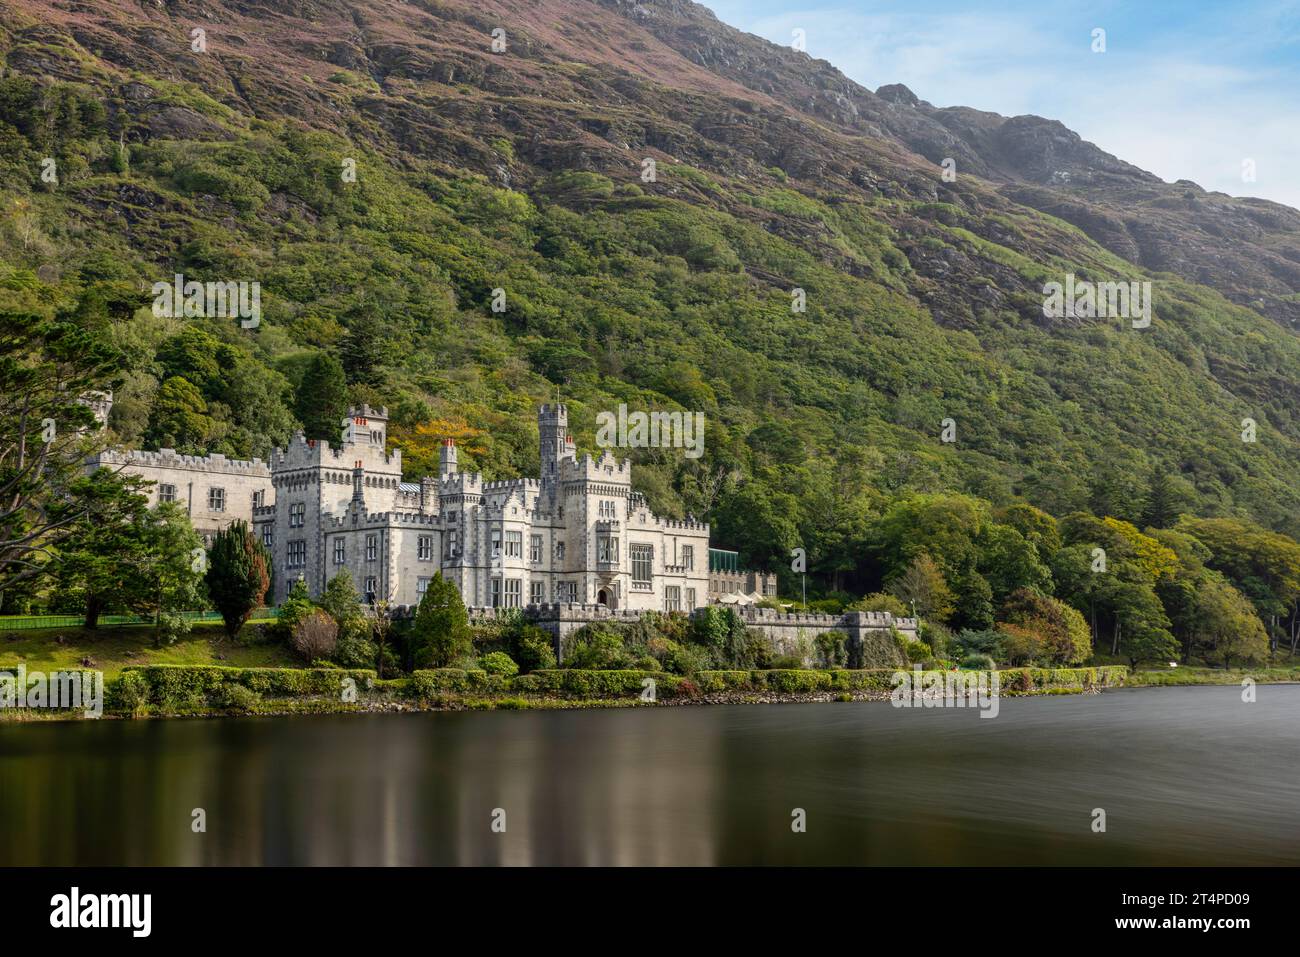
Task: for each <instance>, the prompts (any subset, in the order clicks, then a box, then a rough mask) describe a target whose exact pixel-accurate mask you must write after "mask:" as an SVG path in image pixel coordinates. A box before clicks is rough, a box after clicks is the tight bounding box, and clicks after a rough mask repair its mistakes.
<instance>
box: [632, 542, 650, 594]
mask: <svg viewBox="0 0 1300 957" xmlns="http://www.w3.org/2000/svg"><path fill="white" fill-rule="evenodd" d="M628 549H629V552H630V554H631V557H632V581H634V582H639V583H640V584H643V585H648V584H649V583H650V581H651V579H652V578H653V577H654V562H655V547H654V546H653V545H629V546H628Z"/></svg>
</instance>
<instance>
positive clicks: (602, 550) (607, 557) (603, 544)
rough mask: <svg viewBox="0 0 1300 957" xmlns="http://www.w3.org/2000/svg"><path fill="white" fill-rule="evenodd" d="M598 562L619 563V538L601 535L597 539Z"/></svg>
mask: <svg viewBox="0 0 1300 957" xmlns="http://www.w3.org/2000/svg"><path fill="white" fill-rule="evenodd" d="M596 561H598V562H616V561H618V538H617V537H616V536H613V535H601V536H600V537H599V538H597V539H596Z"/></svg>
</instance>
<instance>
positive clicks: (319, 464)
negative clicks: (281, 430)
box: [271, 432, 402, 473]
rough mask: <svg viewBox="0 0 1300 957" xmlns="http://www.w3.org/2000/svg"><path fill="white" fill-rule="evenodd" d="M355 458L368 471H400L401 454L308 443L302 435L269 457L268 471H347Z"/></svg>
mask: <svg viewBox="0 0 1300 957" xmlns="http://www.w3.org/2000/svg"><path fill="white" fill-rule="evenodd" d="M358 456H360V457H361V461H363V462H367V460H368V465H369V467H371V468H377V467H384V468H385V469H386V470H388V471H395V472H398V473H400V472H401V471H402V450H401V449H393V451H391V452H385V451H382V450H380V449H379V448H378V447H376V446H372V445H367V444H363V443H359V442H346V443H343V444H342V445H337V446H336V445H333V444H332V443H330V442H326V441H325V440H323V439H309V438H307V437H306V436H305V435H304V434H303V433H302V432H297V433H295V434H294V436H293V438H292V439H290V440H289V445H288V447H287V448H283V449H276V450H275V451H274V452H273V453H272V454H271V468H272V469H275V470H276V471H280V470H288V469H302V468H336V469H348V470H351V469H352V468H354V467H355V465H356V461H357V458H358Z"/></svg>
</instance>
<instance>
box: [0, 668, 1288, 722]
mask: <svg viewBox="0 0 1300 957" xmlns="http://www.w3.org/2000/svg"><path fill="white" fill-rule="evenodd" d="M900 671H901V669H867V670H860V671H848V670H837V671H797V670H787V671H779V670H775V671H715V672H699V673H697V674H695V675H692V676H688V677H684V676H679V675H669V674H664V673H662V672H639V671H603V672H602V671H580V670H564V669H555V670H550V671H538V672H533V673H531V674H528V675H520V676H517V677H513V678H505V677H502V676H499V675H487V674H485V673H484V672H481V671H461V670H457V669H437V670H429V671H417V672H415V673H414V674H412V675H410V676H408V677H403V678H390V679H379V678H377V677H376V676H375V673H374V672H373V671H364V670H361V671H358V670H351V671H347V670H341V669H324V668H321V669H284V668H252V669H241V668H225V667H211V666H179V665H158V666H148V667H144V668H139V669H130V670H128V671H125V672H123V673H122V675H121V676H119V677H118V678H117V679H114V680H112V681H109V682H105V697H104V702H103V712H102V714H101V715H100V716H98V717H95V716H93V715H92V716H87V715H86V714H84V713H83V709H52V708H38V709H20V708H13V707H10V708H0V724H25V723H33V722H35V723H40V722H46V721H95V720H103V719H110V720H135V719H146V720H149V719H177V718H223V717H249V716H262V717H288V716H292V715H303V714H401V713H421V712H441V711H525V710H528V711H571V710H604V709H614V708H663V707H701V706H709V705H779V704H840V703H855V702H884V701H889V700H890V698H891V691H892V689H893V687H894V683H893V676H894V675H895V674H898V673H899V672H900ZM902 673H904V674H909V675H911V674H915V672H902ZM921 674H923V675H935V676H936V678H938V676H946V675H952V674H956V675H961V676H964V678H965V680H967V681H972V682H974V681H976V680H982V681H983V682H984V684H983V685H982V686H981V687H982V688H983V691H982V693H981V694H980V695H978V696H977V695H976V693H975V688H974V685H973V684H972V686H971V693H970V697H969V698H968V699H966V700H964V701H963V703H961V704H958V705H948V706H949V707H952V706H956V707H969V708H978V707H980V698H984V699H985V703H987V695H988V694H989V693H990V692H991V690H992V689H991V688H990V687H989V682H990V679H991V678H992V674H993V673H992V672H976V671H967V672H955V673H954V672H934V671H931V672H921ZM996 674H997V682H998V689H997V695H998V696H999V697H1001V696H1005V697H1038V696H1046V695H1076V694H1099V693H1101V692H1102V691H1106V690H1112V689H1132V688H1165V687H1196V686H1205V685H1219V686H1229V685H1234V686H1235V685H1239V684H1241V683H1242V682H1243V681H1244V679H1246V678H1250V679H1251V680H1253V681H1254V682H1255V683H1256V684H1300V669H1295V668H1288V669H1261V670H1258V671H1255V672H1253V673H1251V672H1248V671H1244V670H1235V669H1233V670H1220V669H1196V670H1193V669H1185V670H1183V671H1182V672H1181V673H1174V672H1158V671H1147V672H1131V671H1130V670H1129V669H1128V668H1127V667H1125V666H1117V665H1110V666H1098V667H1091V668H1059V669H1036V668H1014V669H1003V670H999V671H998V672H997V673H996ZM647 687H650V688H652V689H653V697H652V698H647V697H646V695H647V691H646V688H647ZM912 706H913V707H938V706H939V705H929V704H926V703H925V701H924V696H921V697H918V699H917V700H915V703H914V704H913V705H912Z"/></svg>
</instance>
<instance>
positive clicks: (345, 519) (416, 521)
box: [321, 512, 441, 531]
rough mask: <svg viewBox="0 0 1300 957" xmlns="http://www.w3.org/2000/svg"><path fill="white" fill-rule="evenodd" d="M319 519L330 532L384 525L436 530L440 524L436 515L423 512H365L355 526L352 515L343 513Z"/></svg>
mask: <svg viewBox="0 0 1300 957" xmlns="http://www.w3.org/2000/svg"><path fill="white" fill-rule="evenodd" d="M321 518H322V519H323V520H324V521H325V522H326V523H327V524H328V527H329V528H330V529H332V530H335V531H338V530H341V529H350V528H354V527H361V528H369V527H371V526H376V527H383V526H386V525H409V526H420V527H422V528H436V527H437V526H438V525H440V524H441V520H440V519H439V518H438V516H436V515H425V514H424V513H423V512H367V513H366V514H365V515H362V516H359V517H358V520H357V523H356V525H355V526H354V525H353V523H352V513H351V512H345V513H344V514H343V515H341V516H335V515H333V514H329V513H327V514H325V515H322V516H321Z"/></svg>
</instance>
